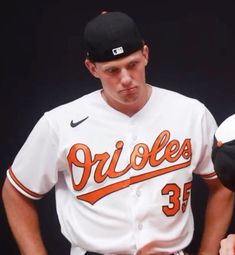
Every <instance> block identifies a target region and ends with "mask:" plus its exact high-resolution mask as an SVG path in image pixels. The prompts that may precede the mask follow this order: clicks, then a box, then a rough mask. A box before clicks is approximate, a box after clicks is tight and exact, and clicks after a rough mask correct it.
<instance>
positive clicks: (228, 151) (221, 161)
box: [212, 138, 235, 191]
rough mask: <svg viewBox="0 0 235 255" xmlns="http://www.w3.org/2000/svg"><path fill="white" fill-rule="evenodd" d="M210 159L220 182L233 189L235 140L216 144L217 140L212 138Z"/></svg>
mask: <svg viewBox="0 0 235 255" xmlns="http://www.w3.org/2000/svg"><path fill="white" fill-rule="evenodd" d="M212 161H213V164H214V169H215V172H216V174H217V175H218V178H219V179H220V180H221V182H222V184H223V185H224V186H225V187H227V188H228V189H230V190H232V191H235V140H232V141H229V142H226V143H224V144H221V145H218V141H217V140H216V138H214V144H213V147H212Z"/></svg>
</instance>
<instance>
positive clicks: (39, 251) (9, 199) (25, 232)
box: [2, 178, 47, 255]
mask: <svg viewBox="0 0 235 255" xmlns="http://www.w3.org/2000/svg"><path fill="white" fill-rule="evenodd" d="M2 200H3V204H4V207H5V211H6V215H7V219H8V222H9V225H10V228H11V231H12V233H13V235H14V238H15V240H16V242H17V245H18V247H19V250H20V252H21V254H22V255H32V254H35V255H46V254H47V252H46V249H45V247H44V244H43V241H42V238H41V234H40V228H39V221H38V214H37V211H36V208H35V206H34V201H32V200H31V199H29V198H27V197H25V196H24V195H22V194H21V193H20V192H18V191H17V190H16V189H15V188H14V187H13V186H12V184H11V183H10V182H9V180H8V179H7V178H6V180H5V183H4V185H3V189H2Z"/></svg>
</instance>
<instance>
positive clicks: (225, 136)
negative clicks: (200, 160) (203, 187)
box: [212, 114, 235, 255]
mask: <svg viewBox="0 0 235 255" xmlns="http://www.w3.org/2000/svg"><path fill="white" fill-rule="evenodd" d="M212 160H213V163H214V169H215V171H216V173H217V175H218V178H219V179H220V180H221V182H222V183H223V185H224V186H226V187H227V188H228V189H230V190H232V191H235V114H233V115H231V116H229V117H228V118H226V119H225V120H224V121H223V122H222V123H221V124H220V126H219V127H218V129H217V130H216V132H215V139H214V145H213V150H212ZM219 252H220V255H235V234H229V235H228V236H227V237H226V238H224V239H223V240H222V241H221V248H220V251H219Z"/></svg>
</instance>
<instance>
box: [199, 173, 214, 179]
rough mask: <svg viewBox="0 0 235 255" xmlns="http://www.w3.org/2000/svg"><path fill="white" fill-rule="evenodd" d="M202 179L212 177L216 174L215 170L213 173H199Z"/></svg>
mask: <svg viewBox="0 0 235 255" xmlns="http://www.w3.org/2000/svg"><path fill="white" fill-rule="evenodd" d="M200 176H201V177H202V178H203V179H211V178H212V177H214V176H217V175H216V173H215V172H213V173H210V174H203V175H200Z"/></svg>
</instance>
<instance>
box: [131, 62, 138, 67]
mask: <svg viewBox="0 0 235 255" xmlns="http://www.w3.org/2000/svg"><path fill="white" fill-rule="evenodd" d="M136 65H137V62H131V63H130V64H129V68H134V67H135V66H136Z"/></svg>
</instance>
